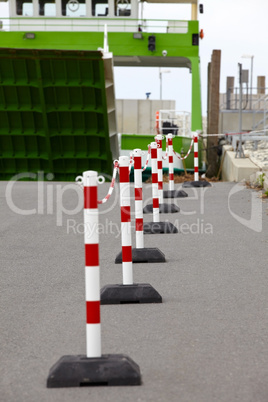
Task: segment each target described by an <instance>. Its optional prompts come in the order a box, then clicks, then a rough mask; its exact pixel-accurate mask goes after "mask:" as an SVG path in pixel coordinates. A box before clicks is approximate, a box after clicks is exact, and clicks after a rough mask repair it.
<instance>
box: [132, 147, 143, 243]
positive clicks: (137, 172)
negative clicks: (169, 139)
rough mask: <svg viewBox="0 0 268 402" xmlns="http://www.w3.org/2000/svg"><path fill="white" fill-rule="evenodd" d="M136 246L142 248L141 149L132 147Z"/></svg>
mask: <svg viewBox="0 0 268 402" xmlns="http://www.w3.org/2000/svg"><path fill="white" fill-rule="evenodd" d="M133 155H134V187H135V223H136V248H144V236H143V206H142V204H143V203H142V169H141V155H142V151H141V149H134V151H133Z"/></svg>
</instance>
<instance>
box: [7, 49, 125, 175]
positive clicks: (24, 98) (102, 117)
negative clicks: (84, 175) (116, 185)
mask: <svg viewBox="0 0 268 402" xmlns="http://www.w3.org/2000/svg"><path fill="white" fill-rule="evenodd" d="M0 84H1V85H0V121H1V125H0V180H9V179H11V178H12V177H14V175H17V174H19V173H23V172H31V173H37V172H39V171H42V172H44V179H48V178H49V179H51V173H52V174H53V179H54V180H56V181H73V180H74V179H75V177H76V176H77V175H78V174H81V172H83V171H86V170H96V171H98V172H100V173H106V174H110V173H111V170H112V159H113V158H115V157H118V153H119V151H118V144H117V129H116V114H115V96H114V81H113V59H112V56H111V54H109V53H108V54H106V55H105V54H103V52H102V51H96V50H94V51H91V50H90V51H89V50H57V49H53V50H49V49H32V48H31V49H29V48H28V49H23V48H20V49H18V48H2V49H0ZM48 174H50V175H48ZM21 176H23V175H21ZM32 176H33V177H35V175H32ZM27 180H29V177H27Z"/></svg>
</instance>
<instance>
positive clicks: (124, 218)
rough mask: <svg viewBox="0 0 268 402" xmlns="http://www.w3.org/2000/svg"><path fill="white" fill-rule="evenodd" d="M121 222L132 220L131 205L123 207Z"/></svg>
mask: <svg viewBox="0 0 268 402" xmlns="http://www.w3.org/2000/svg"><path fill="white" fill-rule="evenodd" d="M121 222H130V207H129V206H124V207H121Z"/></svg>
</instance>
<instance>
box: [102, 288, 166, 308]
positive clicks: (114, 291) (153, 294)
mask: <svg viewBox="0 0 268 402" xmlns="http://www.w3.org/2000/svg"><path fill="white" fill-rule="evenodd" d="M131 303H162V297H161V296H160V294H159V293H158V292H157V291H156V290H155V289H154V288H153V287H152V286H151V285H150V284H149V283H134V284H133V285H106V286H104V287H103V288H102V289H101V304H131Z"/></svg>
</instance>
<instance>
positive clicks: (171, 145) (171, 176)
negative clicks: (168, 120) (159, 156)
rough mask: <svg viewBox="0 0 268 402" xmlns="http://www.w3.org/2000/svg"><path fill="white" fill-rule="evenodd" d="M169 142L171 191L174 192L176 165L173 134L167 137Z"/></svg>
mask: <svg viewBox="0 0 268 402" xmlns="http://www.w3.org/2000/svg"><path fill="white" fill-rule="evenodd" d="M166 138H167V142H168V173H169V183H168V188H169V191H173V190H174V165H173V141H172V139H173V134H168V135H167V137H166Z"/></svg>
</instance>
